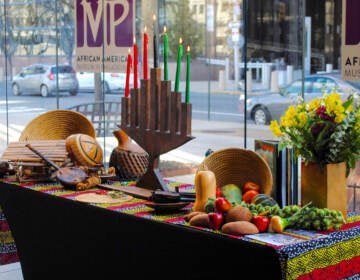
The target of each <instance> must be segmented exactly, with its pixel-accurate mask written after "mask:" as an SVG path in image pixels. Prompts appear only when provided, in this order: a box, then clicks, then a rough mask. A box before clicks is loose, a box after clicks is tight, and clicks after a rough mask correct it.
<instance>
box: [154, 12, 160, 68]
mask: <svg viewBox="0 0 360 280" xmlns="http://www.w3.org/2000/svg"><path fill="white" fill-rule="evenodd" d="M153 19H154V22H153V31H154V35H153V45H154V68H158V67H159V57H158V30H157V22H156V15H154V16H153Z"/></svg>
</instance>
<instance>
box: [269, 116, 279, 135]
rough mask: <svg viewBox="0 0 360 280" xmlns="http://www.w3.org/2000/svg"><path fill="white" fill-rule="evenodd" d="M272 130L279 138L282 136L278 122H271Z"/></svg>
mask: <svg viewBox="0 0 360 280" xmlns="http://www.w3.org/2000/svg"><path fill="white" fill-rule="evenodd" d="M270 130H271V131H272V133H273V134H274V135H275V136H277V137H279V136H281V134H282V132H281V129H280V126H279V124H278V122H277V121H276V120H273V121H271V122H270Z"/></svg>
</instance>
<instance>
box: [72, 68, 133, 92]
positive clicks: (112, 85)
mask: <svg viewBox="0 0 360 280" xmlns="http://www.w3.org/2000/svg"><path fill="white" fill-rule="evenodd" d="M76 76H77V79H78V81H79V91H94V89H95V83H94V73H92V72H77V73H76ZM101 80H102V82H103V85H102V86H103V88H104V92H105V93H110V92H124V90H125V82H126V74H125V73H107V72H106V73H101ZM132 86H133V74H130V87H132Z"/></svg>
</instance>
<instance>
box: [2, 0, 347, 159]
mask: <svg viewBox="0 0 360 280" xmlns="http://www.w3.org/2000/svg"><path fill="white" fill-rule="evenodd" d="M87 2H94V3H95V2H96V3H98V5H100V6H101V5H105V4H106V3H107V2H106V1H105V0H103V1H91V0H87ZM128 2H129V3H134V8H135V38H136V41H137V43H138V45H139V57H138V58H139V74H140V75H139V76H140V78H139V79H140V80H141V78H142V77H143V76H142V63H143V57H142V54H143V50H142V47H143V43H144V42H143V33H144V30H145V28H146V30H147V32H148V34H149V38H150V40H149V57H148V60H149V66H150V67H153V65H154V64H153V63H154V61H153V53H154V52H153V43H152V36H153V34H154V32H153V31H154V30H153V27H154V26H156V28H157V29H158V30H159V38H158V40H159V48H158V55H159V62H160V64H159V67H160V68H161V70H162V71H163V70H164V59H163V52H164V48H163V44H162V40H163V37H162V32H163V30H164V28H165V27H166V30H167V33H168V35H169V61H168V71H169V80H170V81H171V83H172V85H171V87H172V88H173V87H174V82H175V81H174V80H175V75H176V66H177V50H178V45H179V40H180V38H181V40H182V42H183V46H184V57H183V67H182V69H181V78H180V86H179V91H180V92H181V93H182V98H185V84H186V69H185V53H186V48H187V46H189V47H190V48H191V93H190V95H191V103H192V122H193V127H192V129H193V131H192V133H193V134H194V135H195V136H196V137H195V139H194V140H192V141H190V142H189V143H187V144H185V145H184V146H183V147H180V148H179V149H180V150H181V151H183V152H186V153H187V154H192V155H194V156H197V159H198V160H200V159H201V158H202V157H203V156H204V155H205V152H206V150H207V149H209V148H210V149H213V150H216V149H220V148H224V147H229V146H237V147H246V148H250V149H253V148H254V139H269V138H273V137H272V135H271V133H270V130H269V128H268V124H269V121H270V120H271V119H272V118H273V116H275V115H276V116H278V115H279V114H280V113H281V112H280V110H279V107H276V106H275V107H276V108H275V107H274V106H272V105H269V104H268V103H267V102H268V101H266V100H262V99H261V96H262V95H264V94H265V95H268V94H270V93H271V94H275V95H272V96H273V97H272V99H273V100H274V101H275V104H284V102H285V101H283V99H279V100H278V101H277V99H275V98H283V97H284V94H282V93H283V89H284V88H286V87H288V89H291V88H292V89H293V88H294V87H296V92H297V93H298V94H299V95H301V94H303V87H304V83H303V82H301V81H303V80H304V77H305V75H308V74H314V73H316V72H318V71H325V70H326V67H329V69H337V68H338V66H339V64H338V58H339V56H340V55H339V53H340V44H339V42H340V37H341V36H340V31H339V30H341V28H340V27H339V26H340V22H341V1H338V0H327V1H320V2H321V3H322V4H319V3H318V1H315V2H314V1H309V0H308V1H305V0H296V1H294V0H282V1H280V0H276V1H267V0H252V1H248V0H180V1H172V0H161V1H156V0H151V1H149V0H133V1H128ZM75 4H76V1H73V0H62V1H59V0H56V1H47V0H5V1H4V2H3V4H2V5H1V7H0V32H1V33H0V85H1V90H0V95H1V104H0V106H1V107H0V108H1V111H0V125H1V128H2V133H1V137H0V148H1V149H2V150H4V149H5V148H6V147H7V145H8V144H9V143H10V142H12V141H18V139H19V136H20V134H21V132H22V130H23V129H24V128H25V127H26V125H27V124H28V123H29V122H30V121H31V120H32V119H34V118H35V117H37V116H38V115H40V114H42V113H45V112H47V111H50V110H54V109H69V108H70V109H71V110H81V111H82V112H87V116H88V117H89V119H90V120H91V121H92V122H93V123H96V124H97V125H99V126H102V127H103V128H104V126H106V125H108V124H109V123H111V124H112V126H111V127H108V128H107V130H106V129H105V130H101V132H100V130H99V132H98V135H97V137H98V139H99V141H100V142H101V144H102V146H103V147H104V151H105V153H106V158H105V161H106V162H108V159H109V155H110V153H111V151H112V149H113V148H114V147H115V146H116V145H117V141H116V139H115V137H114V136H113V135H112V131H113V130H115V129H117V128H118V127H117V124H119V118H118V117H120V116H121V112H120V111H121V106H120V105H119V104H120V103H121V98H122V97H123V96H124V87H125V82H126V75H125V69H124V71H105V70H104V71H100V73H94V71H81V70H78V69H77V67H76V65H77V64H76V60H75V59H76V56H75V52H76V28H75V27H76V25H75V21H76V15H75ZM103 11H104V15H103V16H104V17H106V16H107V15H111V13H109V14H105V11H107V12H109V11H110V10H107V9H104V10H103ZM153 15H156V16H157V20H156V22H155V23H154V20H153ZM105 26H106V25H105V24H104V25H99V28H105ZM93 27H94V25H92V28H93ZM108 28H110V27H108ZM103 34H104V35H106V34H107V35H108V34H109V30H105V29H104V33H103ZM129 47H131V46H129ZM103 54H104V56H106V51H105V48H104V51H103ZM105 63H106V62H105ZM65 65H66V66H65ZM104 69H105V68H104ZM74 77H75V78H76V79H77V81H78V88H77V89H76V86H75V88H72V87H71V79H72V78H74ZM131 80H132V78H131ZM295 81H297V82H296V83H294V84H291V83H292V82H295ZM289 84H290V85H289ZM276 94H277V95H276ZM87 103H95V105H94V104H92V106H93V107H83V106H82V105H84V104H87ZM105 103H106V105H105ZM110 103H111V104H112V105H111V106H112V107H108V106H110V105H109V104H110ZM273 107H274V111H270V110H271V108H273ZM79 108H80V109H79ZM84 108H87V109H84ZM89 108H90V109H89ZM112 110H113V111H112ZM246 110H248V111H247V112H246ZM250 110H251V111H250ZM109 112H112V113H110V114H109ZM275 113H276V114H275ZM274 118H275V117H274ZM258 120H259V122H258ZM260 120H262V122H261V121H260ZM219 123H221V124H220V125H219ZM49 133H50V132H49ZM207 134H208V135H209V137H206V135H207ZM214 135H216V138H214V137H213V136H214ZM210 136H211V137H210ZM210 139H211V140H210Z"/></svg>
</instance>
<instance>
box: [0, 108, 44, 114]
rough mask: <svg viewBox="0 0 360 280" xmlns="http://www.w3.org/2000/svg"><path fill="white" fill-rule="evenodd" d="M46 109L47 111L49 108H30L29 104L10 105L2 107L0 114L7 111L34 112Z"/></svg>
mask: <svg viewBox="0 0 360 280" xmlns="http://www.w3.org/2000/svg"><path fill="white" fill-rule="evenodd" d="M45 111H47V110H46V109H44V108H30V107H27V106H19V107H10V108H8V109H6V108H0V114H4V113H6V112H8V113H10V114H11V113H19V112H22V113H32V112H45Z"/></svg>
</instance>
